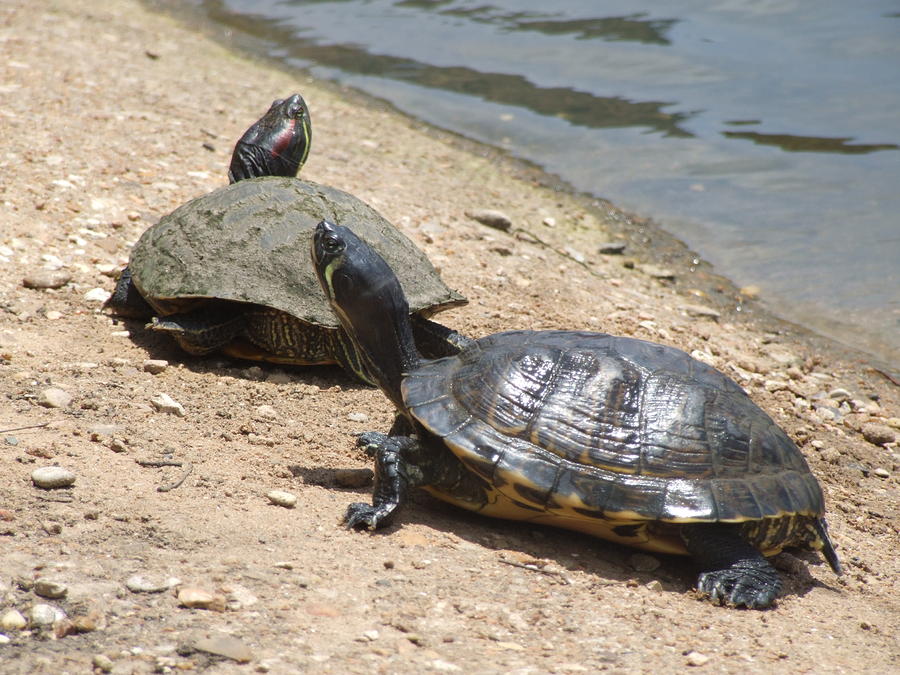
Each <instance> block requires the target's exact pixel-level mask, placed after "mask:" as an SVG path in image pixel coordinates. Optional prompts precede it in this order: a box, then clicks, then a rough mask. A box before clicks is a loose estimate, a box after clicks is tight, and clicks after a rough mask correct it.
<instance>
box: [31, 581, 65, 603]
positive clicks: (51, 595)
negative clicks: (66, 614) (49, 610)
mask: <svg viewBox="0 0 900 675" xmlns="http://www.w3.org/2000/svg"><path fill="white" fill-rule="evenodd" d="M68 592H69V588H68V587H67V586H66V585H65V584H64V583H61V582H59V581H53V580H52V579H37V580H36V581H35V582H34V593H35V595H39V596H41V597H42V598H47V599H48V600H57V599H59V598H62V597H64V596H65V595H66V593H68Z"/></svg>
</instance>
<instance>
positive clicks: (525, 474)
mask: <svg viewBox="0 0 900 675" xmlns="http://www.w3.org/2000/svg"><path fill="white" fill-rule="evenodd" d="M313 258H314V262H315V267H316V270H317V272H318V275H319V281H320V283H321V284H322V286H323V288H324V289H325V292H326V293H327V295H328V297H329V300H330V302H331V303H332V306H333V307H334V309H335V313H336V314H337V315H338V316H339V317H340V318H341V321H342V324H343V327H344V329H345V330H346V331H347V333H348V334H349V335H350V337H351V339H352V340H353V342H354V343H355V344H356V347H357V352H358V353H359V354H360V355H361V357H362V359H363V361H364V363H365V364H366V367H367V369H368V371H369V372H370V373H372V374H373V376H374V377H375V379H376V380H377V381H378V384H379V386H380V387H381V388H382V390H383V391H384V392H385V394H386V395H387V396H388V397H389V398H390V399H391V401H393V403H394V404H395V406H396V407H397V409H398V411H399V412H400V413H401V414H402V415H405V416H406V418H407V419H408V423H409V424H410V425H411V426H412V428H413V429H414V431H415V434H414V435H399V434H397V435H385V434H380V433H376V432H369V433H367V434H364V435H363V436H362V437H361V438H360V440H359V443H360V445H361V446H362V447H364V448H366V450H367V451H369V452H370V454H372V455H374V456H375V458H376V484H375V492H374V498H373V504H372V505H369V504H353V505H351V506H350V508H349V509H348V511H347V515H346V522H347V524H348V525H349V526H351V527H368V528H378V527H382V526H384V525H385V524H387V523H389V522H390V521H391V519H392V518H393V517H394V516H395V515H396V513H397V510H398V509H399V508H400V506H401V505H402V504H403V503H404V501H405V500H406V496H407V493H408V491H409V490H410V489H412V488H415V487H423V488H426V489H427V490H428V491H429V492H431V493H432V494H434V495H435V496H437V497H439V498H441V499H444V500H446V501H448V502H451V503H453V504H456V505H458V506H461V507H463V508H466V509H470V510H473V511H477V512H480V513H483V514H485V515H490V516H495V517H500V518H511V519H516V520H525V521H529V522H533V523H541V524H546V525H554V526H558V527H563V528H568V529H572V530H578V531H581V532H586V533H588V534H592V535H595V536H598V537H601V538H603V539H608V540H612V541H616V542H619V543H623V544H628V545H631V546H636V547H639V548H643V549H648V550H652V551H662V552H666V553H677V554H688V555H690V556H692V557H693V558H694V560H695V561H696V562H697V563H698V565H699V567H700V569H701V574H700V576H699V578H698V587H699V589H700V590H701V591H702V592H703V593H705V594H707V595H709V596H710V598H712V599H713V600H714V601H719V602H727V603H730V604H733V605H736V606H741V605H743V606H746V607H751V608H764V607H768V606H770V605H772V604H773V603H774V601H775V598H776V597H777V595H778V593H779V591H780V589H781V581H780V579H779V577H778V574H777V572H776V571H775V569H774V568H773V567H772V566H771V565H770V564H769V562H768V561H767V560H766V558H765V556H768V555H773V554H775V553H777V552H779V551H781V549H782V548H783V547H785V546H800V547H806V548H812V549H819V550H822V551H823V552H824V555H825V557H826V559H827V560H828V562H829V564H830V565H831V567H832V569H833V570H834V571H835V572H836V573H838V574H840V563H839V561H838V558H837V555H836V553H835V551H834V547H833V546H832V544H831V541H830V540H829V538H828V533H827V528H826V524H825V518H824V512H825V506H824V499H823V496H822V491H821V489H820V487H819V484H818V482H817V481H816V479H815V477H814V476H813V475H812V474H811V473H810V471H809V467H808V466H807V464H806V461H805V460H804V459H803V456H802V454H801V453H800V451H799V450H798V449H797V447H796V446H795V445H794V443H792V442H791V440H790V439H789V438H788V437H787V435H786V434H785V433H784V432H783V431H782V430H781V429H780V428H779V427H778V426H777V425H776V424H775V423H774V422H773V421H772V420H771V418H769V416H768V415H766V414H765V413H764V412H763V411H762V410H761V409H760V408H758V407H757V406H756V405H755V404H754V403H753V402H752V401H751V400H750V398H749V397H748V396H747V394H746V393H745V392H744V391H743V389H741V388H740V387H739V386H738V385H737V384H735V383H734V382H733V381H732V380H730V379H729V378H727V377H726V376H725V375H723V374H722V373H720V372H719V371H717V370H715V369H713V368H711V367H709V366H707V365H705V364H703V363H701V362H699V361H696V360H695V359H693V358H691V357H690V356H688V355H687V354H685V353H684V352H682V351H680V350H678V349H675V348H672V347H667V346H663V345H658V344H653V343H650V342H644V341H642V340H636V339H632V338H623V337H614V336H611V335H605V334H602V333H590V332H576V331H513V332H507V333H498V334H495V335H490V336H487V337H484V338H480V339H478V340H473V341H472V342H471V343H470V344H468V345H467V346H465V347H463V348H462V350H461V351H460V353H459V354H458V355H455V356H450V357H447V358H442V359H437V360H427V359H424V358H422V356H420V354H419V353H418V351H417V350H416V346H415V343H414V341H413V339H412V333H411V330H410V324H409V320H408V318H407V317H408V315H409V312H408V311H407V306H406V300H405V298H404V296H403V291H402V288H401V286H400V285H399V284H398V282H397V279H396V277H395V275H394V273H393V272H392V270H391V268H390V266H389V265H388V264H387V263H386V262H385V261H384V260H383V259H382V258H381V257H379V256H378V254H377V253H376V252H374V251H373V250H372V249H371V248H370V247H369V246H368V245H366V244H365V243H364V242H363V241H361V240H360V239H359V238H358V237H356V236H355V235H354V234H353V233H352V232H350V231H349V230H347V229H346V228H343V227H339V226H335V225H331V224H329V223H321V224H320V225H319V226H318V228H317V229H316V235H315V243H314V251H313Z"/></svg>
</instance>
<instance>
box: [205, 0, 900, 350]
mask: <svg viewBox="0 0 900 675" xmlns="http://www.w3.org/2000/svg"><path fill="white" fill-rule="evenodd" d="M195 1H196V2H197V3H198V6H199V7H200V8H201V10H202V11H203V12H204V13H205V14H206V15H207V16H208V17H210V18H211V19H213V20H214V21H217V22H219V23H222V24H226V25H228V26H230V27H232V28H233V29H234V30H236V31H241V32H245V33H248V34H251V35H254V36H256V37H257V38H259V39H260V40H262V41H263V42H264V43H265V44H267V45H268V48H269V52H270V54H271V55H273V56H276V57H277V58H280V59H282V60H284V61H285V62H286V63H289V64H292V65H297V66H302V67H307V68H309V69H310V70H311V71H312V73H313V74H314V75H317V76H320V77H327V78H332V79H335V80H338V81H340V82H342V83H344V84H347V85H350V86H355V87H357V88H360V89H362V90H364V91H367V92H369V93H372V94H374V95H376V96H379V97H382V98H385V99H388V100H390V101H391V102H393V103H394V104H395V105H396V106H397V107H398V108H400V109H401V110H404V111H405V112H408V113H410V114H413V115H416V116H417V117H420V118H422V119H424V120H425V121H428V122H431V123H433V124H436V125H439V126H443V127H446V128H450V129H452V130H453V131H456V132H458V133H461V134H464V135H467V136H470V137H472V138H474V139H476V140H481V141H484V142H488V143H496V142H498V141H497V139H503V140H502V143H503V145H504V147H505V148H507V149H509V150H510V151H512V152H513V153H515V154H518V155H520V156H522V157H524V158H526V159H530V160H532V161H535V162H536V163H538V164H540V165H542V166H544V167H545V168H547V169H548V170H549V171H552V172H553V173H556V174H558V175H560V176H561V177H563V178H564V179H565V180H567V181H568V182H570V183H571V184H572V185H573V186H574V187H575V188H577V189H579V190H584V191H587V192H591V193H594V194H597V195H599V196H603V197H606V198H609V199H611V200H612V201H614V202H615V203H617V204H620V205H622V206H625V207H626V208H630V209H634V210H637V211H639V212H641V213H643V214H646V215H651V216H654V217H656V218H657V220H659V221H660V222H661V223H662V224H663V225H664V226H665V227H666V228H667V229H669V230H670V231H673V232H674V233H675V234H677V235H678V236H680V237H681V238H682V239H685V240H686V241H687V243H688V244H689V245H690V246H691V247H693V248H694V249H696V250H698V251H699V252H700V253H701V254H702V255H703V256H704V257H706V258H707V259H709V260H710V261H711V262H713V263H714V264H716V265H717V266H718V268H719V271H721V272H722V273H724V274H726V275H728V276H730V277H732V278H733V279H734V280H735V282H736V283H738V284H740V285H744V284H756V285H759V286H760V287H762V289H763V292H764V293H763V294H764V297H765V298H766V299H767V300H768V301H769V302H770V303H771V305H772V306H773V307H775V308H776V309H777V310H778V311H779V312H780V313H781V314H783V315H784V316H786V317H787V318H790V319H794V320H800V321H803V322H807V323H808V324H810V325H812V326H813V327H815V328H817V329H818V330H820V331H822V332H825V333H828V334H831V335H835V336H837V337H840V338H843V339H845V340H846V341H848V342H852V343H854V344H856V345H863V344H865V345H867V346H868V347H869V348H871V349H874V350H876V351H878V352H879V353H880V354H881V355H882V356H885V357H889V358H891V359H894V360H896V362H897V363H898V364H900V269H898V268H900V265H898V264H897V263H898V260H900V242H898V238H897V234H896V231H897V228H898V217H897V215H896V214H898V213H900V191H898V190H897V189H896V182H897V177H898V175H900V152H898V149H900V116H898V115H897V114H896V111H897V110H898V109H900V40H897V34H898V28H900V25H898V21H897V19H898V18H900V14H898V13H897V12H896V4H895V2H893V0H872V1H870V2H868V3H864V4H858V3H845V2H843V0H820V1H819V2H818V3H816V4H815V6H814V11H813V7H812V6H811V5H807V4H805V3H791V2H788V3H770V2H762V3H761V2H746V1H741V2H736V1H735V0H713V1H712V2H710V1H709V0H705V1H702V2H701V0H673V1H672V2H668V3H665V4H662V3H651V2H641V1H640V0H638V1H636V2H635V1H628V2H626V1H624V0H621V1H612V0H567V2H565V3H556V4H548V3H547V2H546V0H490V1H488V2H485V1H483V0H481V1H479V0H435V1H427V0H402V1H401V0H195ZM276 93H277V92H273V96H274V95H275V94H276ZM313 105H314V104H313ZM748 141H749V142H748Z"/></svg>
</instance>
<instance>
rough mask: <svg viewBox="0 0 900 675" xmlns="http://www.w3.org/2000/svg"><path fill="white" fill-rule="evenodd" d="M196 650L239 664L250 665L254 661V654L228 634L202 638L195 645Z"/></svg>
mask: <svg viewBox="0 0 900 675" xmlns="http://www.w3.org/2000/svg"><path fill="white" fill-rule="evenodd" d="M194 649H196V650H197V651H201V652H206V653H207V654H216V655H217V656H224V657H225V658H227V659H231V660H232V661H237V662H238V663H248V662H249V661H251V660H252V659H253V652H252V651H251V650H250V648H249V647H248V646H247V645H245V644H244V643H243V642H241V641H240V640H238V639H237V638H236V637H233V636H231V635H227V634H224V633H222V634H219V635H214V636H211V637H207V638H202V639H200V640H197V641H196V642H195V643H194Z"/></svg>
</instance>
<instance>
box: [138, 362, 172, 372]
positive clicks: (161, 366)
mask: <svg viewBox="0 0 900 675" xmlns="http://www.w3.org/2000/svg"><path fill="white" fill-rule="evenodd" d="M142 367H143V368H144V371H145V372H148V373H150V374H151V375H159V374H160V373H161V372H163V371H164V370H165V369H166V368H168V367H169V362H168V361H166V360H165V359H147V360H146V361H144V363H143V366H142Z"/></svg>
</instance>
